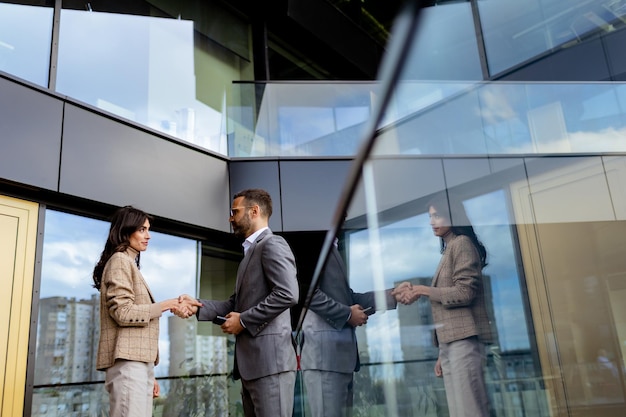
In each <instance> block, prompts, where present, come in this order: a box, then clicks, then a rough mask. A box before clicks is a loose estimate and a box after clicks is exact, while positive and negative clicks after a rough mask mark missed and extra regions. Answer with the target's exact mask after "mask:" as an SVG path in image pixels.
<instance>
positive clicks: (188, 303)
mask: <svg viewBox="0 0 626 417" xmlns="http://www.w3.org/2000/svg"><path fill="white" fill-rule="evenodd" d="M170 301H171V304H170V308H169V310H170V311H171V312H172V313H173V314H175V315H176V316H178V317H180V318H181V319H187V318H189V317H191V316H193V315H195V314H196V312H197V311H198V307H202V303H201V302H199V301H198V300H196V299H195V298H193V297H192V296H190V295H187V294H183V295H180V296H178V298H173V299H171V300H170Z"/></svg>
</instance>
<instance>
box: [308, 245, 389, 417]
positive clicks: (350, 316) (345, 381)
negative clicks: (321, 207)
mask: <svg viewBox="0 0 626 417" xmlns="http://www.w3.org/2000/svg"><path fill="white" fill-rule="evenodd" d="M384 296H385V299H386V304H387V305H386V306H385V307H383V308H384V309H391V308H395V307H396V300H395V299H394V297H392V296H391V290H387V291H385V294H384ZM375 297H376V296H375V292H373V291H370V292H367V293H355V292H354V291H352V289H351V288H350V287H349V286H348V275H347V271H346V266H345V264H344V263H343V260H342V259H341V255H340V254H339V251H338V250H337V248H336V246H333V248H332V250H331V253H330V254H329V255H328V260H327V261H326V265H325V267H324V270H323V271H322V274H321V276H320V282H319V287H318V288H317V289H316V291H315V293H314V294H313V298H312V300H311V304H310V306H309V311H307V313H306V316H305V318H304V322H303V324H302V356H301V362H300V366H301V368H302V371H303V373H302V376H303V380H304V384H305V388H306V394H307V398H308V403H309V406H310V410H311V416H313V417H322V416H323V417H331V416H348V415H350V412H351V408H352V382H353V373H354V372H355V371H358V370H359V366H360V362H359V355H358V349H357V340H356V334H355V327H356V326H361V325H363V324H365V323H367V318H368V315H369V314H373V313H374V311H375V310H376V302H375Z"/></svg>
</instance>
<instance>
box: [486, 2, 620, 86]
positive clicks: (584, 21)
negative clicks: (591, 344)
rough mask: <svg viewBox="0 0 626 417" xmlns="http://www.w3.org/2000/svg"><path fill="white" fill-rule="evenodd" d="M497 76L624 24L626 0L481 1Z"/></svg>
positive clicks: (489, 53) (488, 48)
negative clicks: (532, 59)
mask: <svg viewBox="0 0 626 417" xmlns="http://www.w3.org/2000/svg"><path fill="white" fill-rule="evenodd" d="M477 4H478V9H479V10H480V21H481V24H482V28H483V37H484V42H485V49H486V51H487V60H488V64H489V70H490V73H491V75H496V74H498V73H500V72H502V71H505V70H507V69H509V68H511V67H514V66H516V65H519V64H521V63H523V62H525V61H528V60H530V59H531V58H534V57H537V56H540V55H543V54H545V53H546V52H549V51H554V50H558V49H560V48H568V47H571V46H572V45H574V44H576V43H580V42H584V41H586V40H589V39H590V38H593V37H597V36H599V35H602V34H606V33H610V32H613V31H615V30H616V29H619V28H621V27H623V26H624V23H625V22H626V3H625V2H624V1H623V0H609V1H607V0H575V1H572V0H532V1H525V2H524V3H520V2H517V1H515V0H504V1H481V2H478V3H477Z"/></svg>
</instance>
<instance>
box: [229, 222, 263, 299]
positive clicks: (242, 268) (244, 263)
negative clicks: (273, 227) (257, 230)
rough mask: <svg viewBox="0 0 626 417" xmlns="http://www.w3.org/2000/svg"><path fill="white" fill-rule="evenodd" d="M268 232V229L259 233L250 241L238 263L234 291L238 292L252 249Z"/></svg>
mask: <svg viewBox="0 0 626 417" xmlns="http://www.w3.org/2000/svg"><path fill="white" fill-rule="evenodd" d="M269 234H271V231H270V230H269V229H267V230H265V231H264V232H263V233H261V234H260V235H259V236H258V237H257V238H256V239H255V240H254V242H252V245H250V248H249V249H248V251H247V252H246V254H245V255H244V257H243V259H242V261H241V263H240V264H239V268H238V269H237V285H236V286H235V292H237V293H238V292H239V290H240V289H241V285H242V284H243V278H244V276H245V275H246V270H247V269H248V265H249V264H250V259H252V256H253V255H254V250H255V249H256V246H257V244H258V243H259V242H260V241H262V240H263V239H264V238H265V237H266V236H268V235H269Z"/></svg>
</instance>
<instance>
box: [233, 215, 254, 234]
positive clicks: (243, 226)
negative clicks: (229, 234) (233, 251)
mask: <svg viewBox="0 0 626 417" xmlns="http://www.w3.org/2000/svg"><path fill="white" fill-rule="evenodd" d="M232 226H233V234H234V235H235V237H237V238H241V239H245V238H246V237H248V236H246V235H247V233H248V231H249V230H250V218H249V217H248V215H247V214H246V216H245V217H243V218H242V219H241V220H240V221H239V222H237V223H232Z"/></svg>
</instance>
